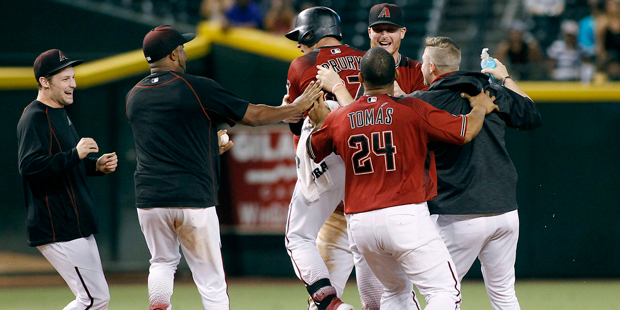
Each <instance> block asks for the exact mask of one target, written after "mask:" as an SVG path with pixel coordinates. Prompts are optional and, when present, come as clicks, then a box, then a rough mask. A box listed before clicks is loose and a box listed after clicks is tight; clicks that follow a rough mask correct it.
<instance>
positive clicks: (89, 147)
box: [75, 138, 99, 159]
mask: <svg viewBox="0 0 620 310" xmlns="http://www.w3.org/2000/svg"><path fill="white" fill-rule="evenodd" d="M75 148H76V149H77V152H78V156H80V159H84V158H85V157H86V155H88V154H90V153H97V152H99V146H98V145H97V142H95V140H94V139H93V138H82V139H80V142H78V144H77V146H75Z"/></svg>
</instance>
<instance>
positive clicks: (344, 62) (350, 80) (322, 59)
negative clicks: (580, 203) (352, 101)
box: [286, 45, 364, 102]
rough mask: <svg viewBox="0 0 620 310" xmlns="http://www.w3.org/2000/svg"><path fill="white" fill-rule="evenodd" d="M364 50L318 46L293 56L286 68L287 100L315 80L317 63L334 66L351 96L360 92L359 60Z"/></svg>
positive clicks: (346, 46) (297, 95) (300, 92)
mask: <svg viewBox="0 0 620 310" xmlns="http://www.w3.org/2000/svg"><path fill="white" fill-rule="evenodd" d="M362 56H364V52H362V51H360V50H357V49H354V48H351V47H349V46H348V45H338V46H326V47H321V48H318V49H316V50H314V51H312V52H310V53H308V54H305V55H303V56H301V57H297V58H295V60H293V62H291V66H290V67H289V68H288V77H287V81H286V89H287V92H288V95H289V101H290V102H293V101H294V100H295V99H297V97H299V96H300V95H301V94H302V93H303V92H304V89H306V87H308V84H310V82H311V81H316V73H317V71H318V69H317V68H316V66H317V65H321V66H324V67H327V65H329V66H330V67H332V68H334V70H335V71H336V72H337V73H338V75H340V78H341V79H342V80H343V81H344V82H345V86H346V87H347V90H348V91H349V93H350V94H351V96H352V97H353V98H357V97H358V96H359V95H360V94H361V93H360V89H361V88H362V84H361V83H360V81H359V77H358V74H359V73H360V61H361V60H362Z"/></svg>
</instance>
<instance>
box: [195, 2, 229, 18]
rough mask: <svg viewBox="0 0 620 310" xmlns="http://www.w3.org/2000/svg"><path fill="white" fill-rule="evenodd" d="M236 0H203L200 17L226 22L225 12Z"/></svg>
mask: <svg viewBox="0 0 620 310" xmlns="http://www.w3.org/2000/svg"><path fill="white" fill-rule="evenodd" d="M233 3H234V0H202V2H201V3H200V17H202V18H203V19H205V20H210V21H219V22H224V21H225V20H226V18H225V16H224V13H225V12H226V11H228V9H230V7H231V6H232V5H233Z"/></svg>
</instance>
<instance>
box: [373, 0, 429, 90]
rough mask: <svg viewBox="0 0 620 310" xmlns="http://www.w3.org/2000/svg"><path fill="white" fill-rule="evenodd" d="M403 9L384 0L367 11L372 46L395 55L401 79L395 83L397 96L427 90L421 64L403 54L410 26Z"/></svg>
mask: <svg viewBox="0 0 620 310" xmlns="http://www.w3.org/2000/svg"><path fill="white" fill-rule="evenodd" d="M402 25H403V12H402V10H401V8H400V7H399V6H398V5H396V4H389V3H381V4H376V5H374V6H373V7H372V8H370V12H369V13H368V37H369V38H370V47H381V48H383V49H385V50H386V51H388V52H389V53H390V54H392V56H393V57H394V61H395V62H396V70H397V71H398V79H397V80H396V83H394V88H395V93H396V95H402V94H410V93H412V92H414V91H416V90H426V89H427V88H426V85H424V77H423V76H422V71H421V68H422V64H421V63H419V62H417V61H415V60H413V59H410V58H409V57H407V56H403V55H402V54H400V52H399V50H400V43H401V41H402V39H404V38H405V34H406V33H407V28H406V27H403V26H402Z"/></svg>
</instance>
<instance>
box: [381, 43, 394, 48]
mask: <svg viewBox="0 0 620 310" xmlns="http://www.w3.org/2000/svg"><path fill="white" fill-rule="evenodd" d="M379 45H380V46H381V47H388V46H390V45H392V42H379Z"/></svg>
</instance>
